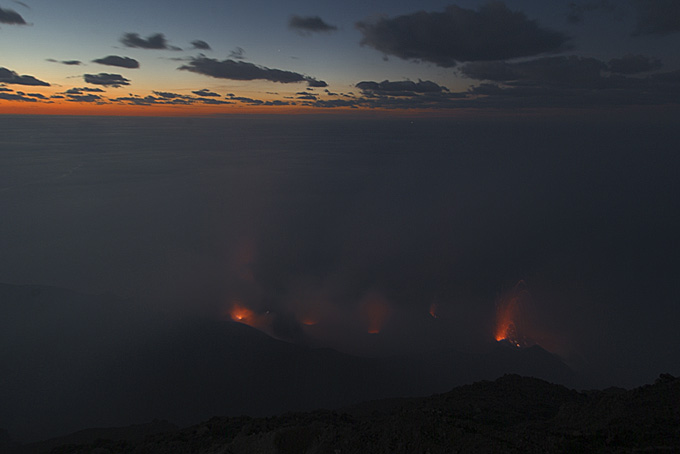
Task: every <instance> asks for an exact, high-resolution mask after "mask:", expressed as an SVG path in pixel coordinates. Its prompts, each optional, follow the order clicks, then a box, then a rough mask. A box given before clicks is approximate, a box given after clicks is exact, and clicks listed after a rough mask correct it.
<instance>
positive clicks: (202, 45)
mask: <svg viewBox="0 0 680 454" xmlns="http://www.w3.org/2000/svg"><path fill="white" fill-rule="evenodd" d="M191 46H192V48H193V49H200V50H212V48H211V47H210V44H208V43H206V42H205V41H202V40H200V39H197V40H195V41H191Z"/></svg>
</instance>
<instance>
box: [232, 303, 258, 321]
mask: <svg viewBox="0 0 680 454" xmlns="http://www.w3.org/2000/svg"><path fill="white" fill-rule="evenodd" d="M229 316H230V317H231V319H232V320H233V321H235V322H239V323H245V324H246V325H251V324H252V323H253V322H254V319H255V313H254V312H253V311H251V310H250V309H248V308H247V307H245V306H244V305H242V304H240V303H238V302H234V303H232V305H231V309H230V310H229Z"/></svg>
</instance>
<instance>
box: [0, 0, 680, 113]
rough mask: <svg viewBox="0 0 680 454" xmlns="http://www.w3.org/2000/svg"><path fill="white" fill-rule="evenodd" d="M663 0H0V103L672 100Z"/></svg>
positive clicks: (140, 107)
mask: <svg viewBox="0 0 680 454" xmlns="http://www.w3.org/2000/svg"><path fill="white" fill-rule="evenodd" d="M679 46H680V6H679V5H678V3H677V2H675V1H673V0H644V1H643V0H626V1H617V2H614V1H610V0H582V1H562V0H559V1H551V2H539V1H533V0H509V1H506V2H502V1H491V2H488V1H477V0H461V1H457V2H452V1H434V0H427V1H420V2H412V1H386V0H380V1H375V2H359V1H348V2H343V3H342V4H341V5H340V4H338V3H337V2H330V1H316V2H312V1H303V0H298V1H292V2H271V1H264V0H254V1H230V2H226V1H216V0H213V1H210V0H201V1H197V2H192V3H187V2H180V1H175V0H171V1H160V0H149V1H146V2H143V3H140V2H134V1H131V0H120V1H116V2H113V3H112V2H99V1H95V2H92V1H84V0H83V1H78V0H67V1H62V2H58V3H57V2H51V1H47V0H32V1H31V0H29V1H26V2H23V1H17V0H5V1H3V2H2V3H0V52H1V53H0V55H1V56H2V57H1V61H0V68H1V69H0V112H2V113H82V114H117V115H120V114H131V115H194V114H197V115H201V114H220V113H247V112H271V113H275V112H299V111H312V112H320V111H323V112H326V111H336V112H337V111H345V110H354V109H370V110H379V111H391V112H402V111H408V110H414V109H416V110H417V111H429V112H436V113H437V114H442V113H445V114H455V113H461V112H468V113H469V112H473V111H479V110H480V109H481V110H487V111H488V110H489V109H491V110H494V109H496V110H498V109H501V110H507V109H523V110H525V111H526V110H536V109H545V108H548V109H565V108H568V109H572V110H573V109H641V108H642V109H646V110H650V109H652V110H662V109H669V108H674V107H677V104H678V100H679V98H678V93H679V91H680V72H678V71H680V57H679V56H678V54H677V49H678V47H679Z"/></svg>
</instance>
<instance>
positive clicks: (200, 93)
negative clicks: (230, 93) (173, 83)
mask: <svg viewBox="0 0 680 454" xmlns="http://www.w3.org/2000/svg"><path fill="white" fill-rule="evenodd" d="M192 93H193V94H195V95H198V96H212V97H217V98H219V96H220V95H219V93H215V92H214V91H210V90H208V89H207V88H204V89H202V90H196V91H192Z"/></svg>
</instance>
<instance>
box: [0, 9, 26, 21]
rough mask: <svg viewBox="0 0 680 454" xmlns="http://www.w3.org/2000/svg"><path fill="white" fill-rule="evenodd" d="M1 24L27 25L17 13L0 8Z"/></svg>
mask: <svg viewBox="0 0 680 454" xmlns="http://www.w3.org/2000/svg"><path fill="white" fill-rule="evenodd" d="M0 24H9V25H26V21H25V20H24V18H23V17H21V14H19V13H17V12H16V11H13V10H11V9H3V8H0Z"/></svg>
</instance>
